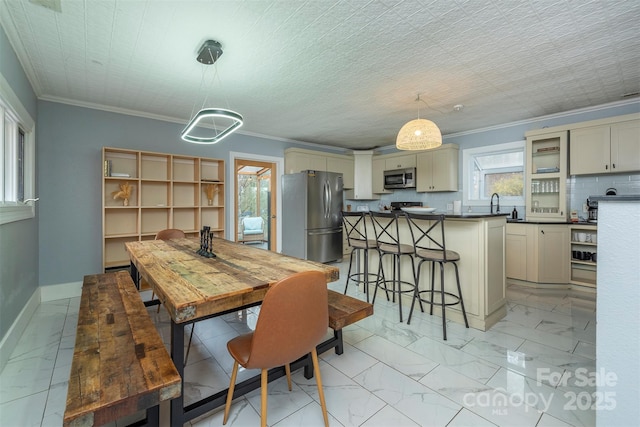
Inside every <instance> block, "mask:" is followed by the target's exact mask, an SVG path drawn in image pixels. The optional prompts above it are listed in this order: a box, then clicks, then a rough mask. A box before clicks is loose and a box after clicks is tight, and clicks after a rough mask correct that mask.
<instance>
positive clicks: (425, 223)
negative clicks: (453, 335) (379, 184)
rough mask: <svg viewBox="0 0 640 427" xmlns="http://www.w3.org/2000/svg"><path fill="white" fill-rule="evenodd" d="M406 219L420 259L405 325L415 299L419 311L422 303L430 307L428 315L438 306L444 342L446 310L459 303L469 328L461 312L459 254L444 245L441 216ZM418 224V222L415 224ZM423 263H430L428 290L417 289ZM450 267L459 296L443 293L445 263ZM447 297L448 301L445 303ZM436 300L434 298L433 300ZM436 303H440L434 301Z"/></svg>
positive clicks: (411, 216)
mask: <svg viewBox="0 0 640 427" xmlns="http://www.w3.org/2000/svg"><path fill="white" fill-rule="evenodd" d="M407 220H408V222H409V229H410V230H411V237H412V238H413V246H414V247H415V257H417V258H420V262H419V263H418V270H417V271H416V288H415V293H414V296H413V301H412V302H411V309H410V310H409V319H408V320H407V324H409V323H410V322H411V315H412V314H413V308H414V306H415V302H416V300H418V301H419V302H420V309H421V310H422V311H423V312H424V310H423V309H422V303H423V302H425V303H427V304H429V305H430V306H431V308H430V310H429V314H431V315H432V314H433V306H434V304H435V305H439V306H440V307H441V309H442V333H443V336H444V340H445V341H446V340H447V319H446V316H445V307H446V306H452V305H457V304H460V308H461V309H462V316H463V317H464V324H465V326H466V327H467V328H468V327H469V322H468V321H467V313H466V311H465V309H464V301H463V299H462V290H461V289H460V275H459V273H458V263H457V261H460V254H458V253H457V252H455V251H451V250H448V249H447V248H446V245H445V238H444V220H445V219H444V215H441V214H440V215H429V214H420V215H418V214H407ZM417 221H420V222H417ZM425 262H429V263H431V289H430V290H422V291H421V290H419V286H418V284H419V283H420V271H421V267H422V264H423V263H425ZM436 263H438V265H439V266H440V290H439V291H437V290H435V264H436ZM449 263H450V264H453V267H454V268H455V273H456V284H457V286H458V295H456V294H454V293H452V292H448V291H445V290H444V266H445V264H449ZM422 294H429V297H428V298H424V297H422ZM447 297H448V298H449V301H446V300H447ZM434 298H435V299H434ZM437 300H439V301H437Z"/></svg>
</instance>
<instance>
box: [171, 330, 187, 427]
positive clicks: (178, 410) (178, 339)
mask: <svg viewBox="0 0 640 427" xmlns="http://www.w3.org/2000/svg"><path fill="white" fill-rule="evenodd" d="M171 359H173V364H174V365H176V369H177V370H178V374H180V377H181V378H182V383H181V384H180V396H179V397H176V398H175V399H173V400H171V426H173V427H178V426H182V425H183V424H184V423H185V422H186V421H187V420H185V419H184V324H183V323H180V324H177V323H175V322H174V321H173V320H172V321H171Z"/></svg>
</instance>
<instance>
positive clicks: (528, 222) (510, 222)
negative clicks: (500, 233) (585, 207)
mask: <svg viewBox="0 0 640 427" xmlns="http://www.w3.org/2000/svg"><path fill="white" fill-rule="evenodd" d="M507 222H508V223H509V224H549V225H552V224H558V225H562V224H565V225H581V226H582V225H591V226H594V227H595V226H597V225H598V223H596V222H587V221H578V222H571V221H560V222H558V221H526V220H523V219H511V218H508V219H507Z"/></svg>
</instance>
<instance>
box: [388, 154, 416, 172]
mask: <svg viewBox="0 0 640 427" xmlns="http://www.w3.org/2000/svg"><path fill="white" fill-rule="evenodd" d="M415 167H416V155H415V154H404V155H400V156H396V155H394V156H389V157H387V156H385V160H384V170H394V169H406V168H415Z"/></svg>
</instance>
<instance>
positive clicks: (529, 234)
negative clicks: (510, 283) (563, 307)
mask: <svg viewBox="0 0 640 427" xmlns="http://www.w3.org/2000/svg"><path fill="white" fill-rule="evenodd" d="M505 240H506V248H507V253H506V264H507V265H506V275H507V278H510V279H516V280H524V281H527V282H534V283H558V284H567V283H569V279H570V257H569V255H570V252H569V227H568V226H567V225H566V224H513V223H508V224H507V232H506V238H505Z"/></svg>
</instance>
